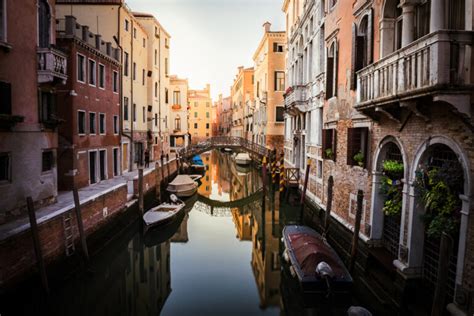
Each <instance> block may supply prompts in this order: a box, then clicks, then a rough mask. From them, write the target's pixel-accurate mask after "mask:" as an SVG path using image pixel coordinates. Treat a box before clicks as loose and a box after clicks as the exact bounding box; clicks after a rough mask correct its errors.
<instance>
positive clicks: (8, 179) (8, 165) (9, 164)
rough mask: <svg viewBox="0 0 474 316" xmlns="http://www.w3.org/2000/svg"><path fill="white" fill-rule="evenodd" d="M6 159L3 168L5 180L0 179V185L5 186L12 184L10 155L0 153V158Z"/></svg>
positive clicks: (9, 153)
mask: <svg viewBox="0 0 474 316" xmlns="http://www.w3.org/2000/svg"><path fill="white" fill-rule="evenodd" d="M2 156H3V157H6V158H7V160H6V161H7V165H6V166H5V167H6V168H5V171H6V172H5V174H6V179H0V184H6V183H11V182H12V162H13V161H12V153H11V152H0V157H2Z"/></svg>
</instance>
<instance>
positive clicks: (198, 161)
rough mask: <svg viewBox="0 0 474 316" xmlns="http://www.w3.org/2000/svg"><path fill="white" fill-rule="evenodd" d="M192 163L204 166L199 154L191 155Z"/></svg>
mask: <svg viewBox="0 0 474 316" xmlns="http://www.w3.org/2000/svg"><path fill="white" fill-rule="evenodd" d="M192 164H193V165H200V166H204V162H203V161H202V159H201V156H199V155H196V156H194V157H193V159H192Z"/></svg>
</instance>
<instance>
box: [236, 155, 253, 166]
mask: <svg viewBox="0 0 474 316" xmlns="http://www.w3.org/2000/svg"><path fill="white" fill-rule="evenodd" d="M251 161H252V158H250V155H249V154H247V153H240V154H237V156H235V162H236V163H237V164H238V165H248V164H250V162H251Z"/></svg>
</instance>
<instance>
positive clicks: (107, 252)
mask: <svg viewBox="0 0 474 316" xmlns="http://www.w3.org/2000/svg"><path fill="white" fill-rule="evenodd" d="M202 158H203V161H204V163H205V164H207V165H208V166H209V167H208V170H207V171H206V174H205V175H204V176H203V178H202V180H201V182H202V183H201V185H200V187H199V190H198V194H197V195H195V196H194V197H193V198H191V199H189V200H188V201H187V206H186V211H185V212H183V213H182V214H181V215H180V216H179V217H178V218H177V220H176V221H175V222H173V223H171V224H169V225H167V226H165V227H163V228H162V229H158V230H153V231H149V232H147V233H146V234H143V233H142V231H143V227H142V223H141V219H140V218H135V220H134V221H133V223H132V224H130V225H128V226H127V228H126V229H124V230H122V231H121V232H120V233H119V234H118V235H117V236H115V237H114V238H113V240H111V241H110V242H109V243H108V244H107V245H106V246H104V247H103V248H102V250H101V251H99V252H97V253H96V254H95V255H94V256H93V257H92V258H91V262H90V264H89V267H88V268H87V269H79V271H77V269H76V270H75V271H76V272H74V273H63V272H56V273H54V272H51V271H50V274H55V278H54V279H55V282H54V283H53V285H52V289H51V294H50V296H49V298H47V299H46V298H45V297H44V295H43V294H42V291H41V290H40V288H39V286H38V283H39V282H38V281H37V280H31V281H30V282H28V283H27V284H26V285H25V286H22V287H21V288H19V289H17V290H16V291H15V292H14V293H13V294H12V295H10V297H3V298H2V301H1V303H2V307H1V308H0V313H1V315H2V316H6V315H38V314H44V315H158V314H161V315H301V314H307V315H339V314H340V315H345V313H342V312H341V313H338V312H335V313H332V312H331V313H329V312H324V313H321V312H319V313H318V312H317V311H316V310H314V309H306V310H303V308H302V306H301V304H300V302H299V298H298V292H297V290H296V287H294V285H292V284H290V283H291V282H290V283H288V277H285V272H284V270H285V269H282V268H281V266H282V264H283V262H282V261H283V260H281V259H280V258H281V253H282V245H281V242H280V238H281V231H282V227H283V226H284V225H285V224H287V223H295V222H297V221H298V219H299V207H297V206H290V205H281V206H280V202H279V199H278V196H273V195H272V193H271V191H267V194H266V196H265V195H264V194H263V192H262V180H261V176H260V171H258V170H257V169H254V168H248V169H246V168H242V167H239V166H236V165H235V164H234V163H233V159H232V157H231V155H230V154H227V153H221V152H219V151H212V152H209V153H205V154H203V155H202ZM64 270H65V269H64V267H63V269H62V270H60V271H64ZM84 270H85V272H81V271H84ZM58 275H61V277H59V278H58ZM63 275H65V276H66V277H63Z"/></svg>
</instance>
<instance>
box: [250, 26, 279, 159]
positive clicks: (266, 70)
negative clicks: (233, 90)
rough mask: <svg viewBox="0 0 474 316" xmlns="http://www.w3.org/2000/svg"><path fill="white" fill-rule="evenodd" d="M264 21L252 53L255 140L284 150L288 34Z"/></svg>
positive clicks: (269, 146) (266, 145)
mask: <svg viewBox="0 0 474 316" xmlns="http://www.w3.org/2000/svg"><path fill="white" fill-rule="evenodd" d="M270 27H271V24H270V23H269V22H266V23H265V24H263V28H264V32H263V37H262V39H261V41H260V44H259V45H258V48H257V50H256V51H255V54H254V55H253V61H254V63H255V65H254V69H255V71H254V76H255V79H254V98H255V112H254V114H253V123H254V126H253V134H254V135H253V136H254V138H253V141H255V142H257V143H258V144H261V145H263V146H265V147H268V148H272V149H274V148H276V149H277V150H278V151H281V150H283V140H284V127H285V121H284V117H283V112H284V108H285V107H284V103H285V101H284V98H283V93H284V91H285V57H286V54H285V52H286V49H285V43H286V34H285V32H284V31H281V32H275V31H271V30H270Z"/></svg>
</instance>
